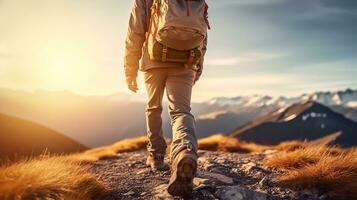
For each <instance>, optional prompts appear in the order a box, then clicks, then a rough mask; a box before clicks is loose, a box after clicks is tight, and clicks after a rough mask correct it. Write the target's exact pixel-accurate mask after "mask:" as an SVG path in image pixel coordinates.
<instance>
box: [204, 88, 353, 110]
mask: <svg viewBox="0 0 357 200" xmlns="http://www.w3.org/2000/svg"><path fill="white" fill-rule="evenodd" d="M308 100H311V101H316V102H319V103H321V104H324V105H325V106H330V107H331V106H344V107H350V108H357V90H351V89H347V90H345V91H336V92H315V93H312V94H303V95H300V96H297V97H284V96H280V97H271V96H267V95H253V96H237V97H232V98H229V97H218V98H213V99H211V100H209V101H208V102H207V103H208V104H216V105H220V106H239V107H261V106H278V107H286V106H290V105H292V104H294V103H298V102H306V101H308Z"/></svg>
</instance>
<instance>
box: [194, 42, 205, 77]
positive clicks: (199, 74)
mask: <svg viewBox="0 0 357 200" xmlns="http://www.w3.org/2000/svg"><path fill="white" fill-rule="evenodd" d="M206 51H207V36H206V38H205V40H204V41H203V46H202V58H201V61H200V64H199V66H198V70H197V73H196V78H195V81H197V80H198V79H200V77H201V75H202V70H203V63H204V59H205V55H206Z"/></svg>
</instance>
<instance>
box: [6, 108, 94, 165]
mask: <svg viewBox="0 0 357 200" xmlns="http://www.w3.org/2000/svg"><path fill="white" fill-rule="evenodd" d="M86 149H87V147H85V146H83V145H82V144H80V143H78V142H76V141H74V140H72V139H71V138H69V137H66V136H64V135H62V134H61V133H58V132H56V131H54V130H52V129H49V128H47V127H45V126H42V125H39V124H36V123H33V122H30V121H26V120H23V119H19V118H17V117H13V116H9V115H5V114H1V113H0V160H3V159H10V160H13V159H17V158H21V157H23V156H36V155H39V154H41V153H43V152H44V151H46V152H49V153H56V154H67V153H73V152H78V151H83V150H86Z"/></svg>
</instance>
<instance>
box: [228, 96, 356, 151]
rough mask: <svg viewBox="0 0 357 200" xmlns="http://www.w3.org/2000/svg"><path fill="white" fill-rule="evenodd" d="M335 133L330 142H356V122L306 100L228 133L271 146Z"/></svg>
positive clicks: (342, 144)
mask: <svg viewBox="0 0 357 200" xmlns="http://www.w3.org/2000/svg"><path fill="white" fill-rule="evenodd" d="M337 132H340V134H339V135H336V139H335V141H334V142H333V144H338V145H341V146H344V147H350V146H355V145H357V123H355V122H354V121H352V120H350V119H347V118H346V117H344V116H343V115H341V114H339V113H336V112H334V111H332V110H331V109H330V108H328V107H326V106H324V105H322V104H320V103H317V102H314V101H306V102H303V103H296V104H293V105H292V106H289V107H287V108H285V109H284V108H282V109H279V110H277V111H275V112H271V113H269V114H267V115H264V116H262V117H260V118H258V119H256V120H253V121H252V122H250V123H247V124H245V125H243V126H241V127H238V128H237V129H235V130H234V131H233V132H232V133H231V135H232V136H235V137H237V138H239V139H240V140H245V141H249V142H255V143H259V144H268V145H272V144H278V143H280V142H283V141H288V140H305V139H306V140H316V139H320V138H323V137H326V136H328V135H331V134H334V133H337Z"/></svg>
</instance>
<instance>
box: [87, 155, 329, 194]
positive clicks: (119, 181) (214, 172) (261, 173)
mask: <svg viewBox="0 0 357 200" xmlns="http://www.w3.org/2000/svg"><path fill="white" fill-rule="evenodd" d="M273 154H274V152H273V151H271V152H269V151H268V152H266V153H262V154H238V153H226V152H210V151H199V156H200V157H199V160H198V166H199V169H198V172H197V175H196V178H195V179H194V185H195V188H194V192H193V196H192V198H191V199H194V200H200V199H202V200H203V199H205V200H210V199H222V200H324V199H327V197H326V196H325V195H323V194H316V193H313V192H311V191H292V190H290V189H286V188H280V187H278V186H277V185H276V183H274V178H275V177H276V176H277V175H279V173H281V172H279V171H278V170H274V169H270V168H266V167H264V166H263V165H262V163H263V160H264V159H265V158H266V157H268V156H272V155H273ZM145 160H146V151H143V150H142V151H137V152H131V153H121V154H118V155H117V156H116V157H114V158H110V159H105V160H100V161H97V162H96V163H94V164H92V172H93V173H94V174H95V175H97V176H98V178H99V179H100V180H101V181H103V182H104V183H106V184H107V186H108V187H109V188H110V189H111V193H110V195H109V196H107V197H105V199H106V200H107V199H108V200H109V199H180V198H173V197H171V196H170V195H169V194H168V193H167V192H166V184H167V183H168V181H169V177H170V172H169V171H166V172H156V171H151V170H150V168H148V167H146V166H145Z"/></svg>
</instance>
